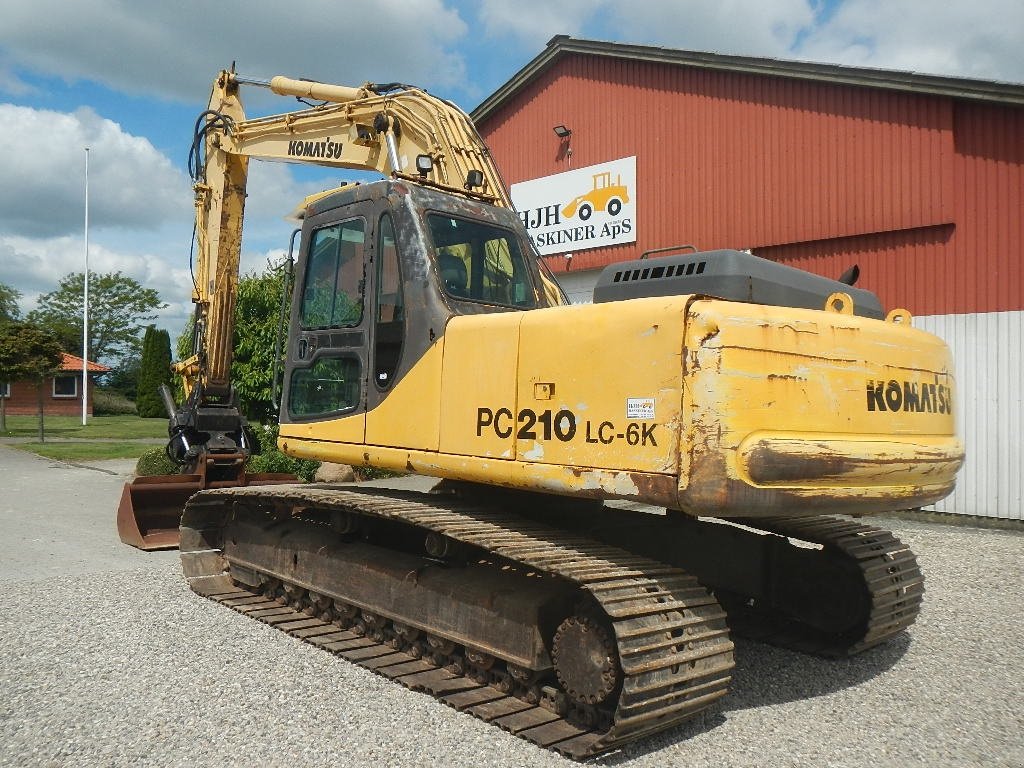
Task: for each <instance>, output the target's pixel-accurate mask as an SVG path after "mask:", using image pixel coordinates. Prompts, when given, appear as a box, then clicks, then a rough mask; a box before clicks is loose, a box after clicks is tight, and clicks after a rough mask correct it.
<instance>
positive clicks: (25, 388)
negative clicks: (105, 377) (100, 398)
mask: <svg viewBox="0 0 1024 768" xmlns="http://www.w3.org/2000/svg"><path fill="white" fill-rule="evenodd" d="M61 354H62V359H61V365H60V371H59V372H58V373H57V374H56V375H55V376H52V377H50V378H48V379H46V380H45V381H44V382H43V413H44V414H45V415H46V416H77V415H79V414H81V413H82V391H83V389H86V388H85V387H83V386H82V358H80V357H75V356H74V355H69V354H67V353H66V352H64V353H61ZM109 371H110V369H109V368H108V367H107V366H105V365H100V364H99V363H94V362H92V361H91V360H90V361H89V362H88V372H89V374H91V375H92V376H98V375H100V374H103V373H108V372H109ZM92 393H93V386H92V382H91V381H90V386H89V387H88V398H89V402H88V413H89V415H90V416H92ZM0 397H3V398H4V400H5V410H6V413H7V415H9V416H19V415H35V414H36V413H38V412H39V392H38V390H37V388H36V382H34V381H11V382H0Z"/></svg>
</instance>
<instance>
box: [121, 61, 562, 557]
mask: <svg viewBox="0 0 1024 768" xmlns="http://www.w3.org/2000/svg"><path fill="white" fill-rule="evenodd" d="M243 85H245V86H257V87H263V88H268V89H269V90H271V91H272V92H274V93H275V94H278V95H280V96H294V97H296V98H297V99H299V100H300V101H302V102H303V103H304V104H306V105H307V107H305V108H303V109H298V110H295V111H291V112H284V113H281V114H276V115H270V116H267V117H258V118H254V119H247V118H246V115H245V110H244V108H243V105H242V101H241V98H240V96H239V89H240V87H241V86H243ZM251 158H256V159H262V160H273V161H283V162H294V163H306V164H313V165H320V166H326V167H334V168H350V169H355V170H361V171H376V172H379V173H381V174H383V175H385V176H390V177H392V178H403V179H406V180H410V181H413V182H415V183H416V184H417V185H419V186H425V187H433V188H436V189H439V190H441V191H444V192H447V193H450V194H455V195H460V196H463V197H464V198H469V199H473V200H477V201H480V202H484V203H488V204H490V205H493V206H497V207H505V208H511V202H510V200H509V197H508V194H507V192H506V189H505V186H504V184H503V182H502V180H501V177H500V174H499V173H498V169H497V167H496V166H495V165H494V163H493V161H492V160H491V157H490V153H489V152H488V149H487V147H486V145H485V144H484V142H483V140H482V139H481V138H480V136H479V135H478V134H477V132H476V129H475V127H474V126H473V123H472V121H471V120H470V119H469V117H468V116H467V115H466V114H465V113H464V112H463V111H462V110H460V109H459V108H458V107H456V106H454V105H453V104H451V103H450V102H447V101H444V100H442V99H439V98H436V97H434V96H432V95H430V94H428V93H426V92H425V91H422V90H419V89H417V88H412V87H409V86H405V85H400V84H389V85H373V84H369V83H367V84H365V85H363V86H361V87H358V88H354V87H349V86H341V85H329V84H325V83H316V82H311V81H307V80H294V79H290V78H287V77H275V78H273V79H271V80H269V81H264V80H255V79H250V78H243V77H240V76H239V75H237V74H236V73H235V72H234V71H222V72H221V73H220V74H219V75H218V76H217V78H216V79H215V81H214V83H213V87H212V90H211V93H210V99H209V104H208V106H207V109H206V110H205V111H204V112H203V113H202V114H201V115H200V116H199V119H198V120H197V121H196V126H195V135H194V140H193V144H192V150H191V152H190V155H189V169H190V172H191V174H192V178H193V182H194V190H195V246H196V249H197V250H196V255H195V264H194V270H193V275H194V286H193V295H192V300H193V303H194V304H195V315H194V326H193V342H192V354H191V355H190V356H189V357H188V358H186V359H184V360H182V361H180V362H178V363H176V364H175V365H174V366H173V369H174V371H175V373H177V374H178V375H180V376H181V377H182V380H183V383H184V392H185V399H184V402H182V403H180V404H178V403H175V402H174V400H173V398H172V396H171V393H170V391H169V390H167V389H166V388H164V390H163V392H162V394H163V398H164V403H165V406H166V408H167V411H168V415H169V417H170V420H169V424H168V434H169V436H170V441H169V443H168V446H167V452H168V455H169V456H170V457H171V458H172V459H173V460H175V461H176V462H177V463H178V464H179V465H180V466H181V472H180V474H177V475H167V476H156V477H143V478H137V479H136V480H135V481H134V482H133V483H131V484H128V485H126V486H125V489H124V493H123V494H122V499H121V503H120V506H119V509H118V530H119V532H120V535H121V539H122V541H125V542H126V543H129V544H132V545H133V546H137V547H140V548H142V549H157V548H163V547H169V546H177V544H178V521H179V519H180V515H181V508H182V506H183V505H184V503H185V500H187V499H188V498H189V496H191V495H192V494H193V493H195V492H196V491H198V490H201V489H204V488H210V487H233V486H239V485H259V484H264V483H273V482H282V481H288V480H292V481H294V480H295V478H294V477H293V476H291V475H282V474H264V475H253V474H247V473H246V471H245V461H246V459H247V458H248V457H249V455H251V454H252V453H256V452H258V451H259V442H258V440H257V439H256V436H255V435H254V434H253V432H252V431H251V430H250V428H249V425H248V424H247V422H246V419H245V417H244V415H243V413H242V411H241V409H240V408H239V404H238V402H237V398H236V397H235V394H234V391H233V388H232V381H231V362H232V359H233V355H234V339H233V337H234V330H235V320H234V318H235V303H236V298H237V289H238V271H239V261H240V256H241V245H242V225H243V221H244V216H245V197H246V185H247V180H248V167H249V160H250V159H251ZM321 196H322V195H317V196H313V197H312V198H310V199H309V200H307V201H306V202H307V203H309V202H312V200H313V199H316V198H317V197H321ZM538 262H539V259H538ZM539 266H540V268H541V281H542V283H543V289H544V291H545V293H546V295H547V297H548V303H550V304H563V303H566V299H565V296H564V294H563V293H562V292H561V289H560V288H559V287H558V285H557V283H556V282H555V280H554V278H553V277H552V276H551V275H550V273H549V272H548V271H547V269H546V267H544V265H543V264H542V263H540V264H539Z"/></svg>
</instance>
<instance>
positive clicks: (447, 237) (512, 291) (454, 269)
mask: <svg viewBox="0 0 1024 768" xmlns="http://www.w3.org/2000/svg"><path fill="white" fill-rule="evenodd" d="M427 221H428V224H429V227H430V235H431V238H432V239H433V242H434V255H435V258H436V261H437V271H438V274H439V275H440V277H441V287H442V289H443V290H444V292H445V293H447V294H448V295H449V296H451V297H453V298H457V299H463V300H467V301H479V302H484V303H487V304H501V305H505V306H510V307H523V308H529V307H535V306H536V305H537V299H536V296H535V295H534V291H533V286H532V284H531V282H530V278H529V271H528V270H527V268H526V263H525V261H524V259H523V253H522V250H521V249H520V243H519V239H518V238H517V237H516V235H515V234H514V233H513V232H511V231H510V230H506V229H502V228H500V227H496V226H494V225H493V224H487V223H485V222H481V221H471V220H469V219H460V218H456V217H454V216H448V215H445V214H437V213H433V214H429V215H428V216H427Z"/></svg>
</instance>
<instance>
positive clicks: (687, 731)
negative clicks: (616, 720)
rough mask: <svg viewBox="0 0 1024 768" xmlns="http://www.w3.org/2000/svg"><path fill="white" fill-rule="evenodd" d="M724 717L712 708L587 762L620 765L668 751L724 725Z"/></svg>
mask: <svg viewBox="0 0 1024 768" xmlns="http://www.w3.org/2000/svg"><path fill="white" fill-rule="evenodd" d="M725 723H726V717H725V715H723V714H722V713H721V712H719V711H717V710H716V709H715V708H714V707H712V709H711V711H710V712H705V713H704V714H702V715H697V716H696V717H695V718H693V719H692V720H688V721H686V722H685V723H683V724H682V725H679V726H677V727H675V728H670V729H668V730H667V731H662V732H661V733H657V734H654V735H653V736H648V737H646V738H643V739H640V740H639V741H634V742H630V743H629V744H626V745H625V746H623V747H622V748H621V749H618V750H616V751H615V752H609V753H608V754H606V755H598V756H597V757H595V758H594V759H592V760H588V761H587V762H588V763H589V764H590V765H621V764H622V763H628V762H630V761H631V760H636V759H637V758H638V757H644V756H649V755H653V754H655V753H656V752H658V751H659V750H662V749H668V748H670V747H672V746H674V745H676V744H681V743H683V742H685V741H689V740H690V739H692V738H693V737H694V736H700V735H701V734H703V733H708V732H710V731H713V730H714V729H715V728H717V727H718V726H720V725H725Z"/></svg>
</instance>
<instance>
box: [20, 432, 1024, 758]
mask: <svg viewBox="0 0 1024 768" xmlns="http://www.w3.org/2000/svg"><path fill="white" fill-rule="evenodd" d="M101 469H102V470H103V471H97V470H96V469H87V468H81V467H70V466H67V465H61V464H58V463H55V462H49V461H46V460H41V459H36V458H34V457H31V456H26V455H24V454H19V453H17V452H14V451H11V450H9V449H5V448H2V447H0V470H2V471H3V472H4V475H5V477H6V478H8V480H7V487H8V492H7V493H5V494H4V497H3V498H2V499H0V530H2V532H3V535H2V536H0V584H2V586H3V587H4V588H5V592H6V600H5V608H4V610H3V611H2V612H0V639H2V650H3V653H2V656H0V659H2V661H0V766H8V765H33V766H34V765H89V766H91V765H113V766H121V765H159V766H176V765H183V766H184V765H189V766H191V765H195V764H217V765H271V766H276V765H287V766H291V767H294V766H300V765H317V766H319V765H353V766H355V765H395V766H398V765H401V766H420V765H424V766H426V765H445V766H483V765H499V766H519V765H527V764H528V765H531V766H534V765H535V766H554V765H565V766H568V765H572V764H573V763H571V762H569V761H567V760H564V759H562V758H560V757H559V756H557V755H555V754H554V753H551V752H546V751H544V750H541V749H538V748H537V747H534V746H532V745H530V744H528V743H526V742H524V741H521V740H519V739H516V738H515V737H512V736H509V735H508V734H506V733H504V732H502V731H500V730H498V729H496V728H493V727H491V726H487V725H485V724H483V723H481V722H479V721H477V720H475V719H474V718H472V717H470V716H468V715H464V714H460V713H458V712H455V711H454V710H452V709H450V708H448V707H446V706H444V705H443V704H440V703H437V702H435V701H433V700H432V699H431V698H429V697H428V696H426V695H423V694H418V693H413V692H411V691H407V690H405V689H404V688H402V687H400V686H398V685H396V684H394V683H390V682H388V681H386V680H384V679H383V678H381V677H378V676H376V675H374V674H373V673H370V672H367V671H365V670H363V669H361V668H359V667H356V666H354V665H352V664H349V663H347V662H345V661H343V660H341V659H339V658H336V657H334V656H331V655H329V654H327V653H325V652H323V651H320V650H318V649H315V648H313V647H312V646H309V645H306V644H304V643H301V642H299V641H297V640H293V639H292V638H290V637H288V636H286V635H284V634H283V633H281V632H278V631H276V630H274V629H271V628H270V627H267V626H265V625H262V624H259V623H257V622H255V621H252V620H251V619H246V618H245V617H243V616H241V615H240V614H236V613H234V612H232V611H228V610H226V609H224V608H222V607H220V606H217V605H215V604H213V603H211V602H209V601H206V600H204V599H202V598H199V597H198V596H196V595H194V594H192V593H191V592H190V591H189V590H188V588H187V586H186V585H185V583H184V581H183V579H182V578H181V577H180V575H179V573H178V562H177V557H176V555H175V553H149V554H144V553H139V552H136V551H135V550H132V549H131V548H128V547H123V546H121V545H120V543H119V542H118V541H117V535H116V531H115V530H114V508H115V506H116V503H117V498H118V495H119V493H120V485H121V483H122V482H123V480H124V476H123V475H124V468H123V467H121V466H119V465H111V466H110V467H106V468H103V467H101ZM883 524H884V525H886V526H887V527H890V528H892V529H894V530H895V531H896V532H897V535H899V536H900V537H901V538H903V539H904V541H907V542H908V543H909V544H910V545H911V546H912V547H913V549H914V550H915V551H916V552H917V554H918V557H919V559H920V561H921V563H922V566H923V567H924V569H925V572H926V574H927V578H928V594H927V596H926V599H925V607H924V610H923V612H922V614H921V617H920V618H919V619H918V622H917V623H916V624H915V625H914V627H912V629H911V631H910V632H909V633H908V634H905V635H904V636H902V637H901V638H899V639H896V640H894V641H891V642H889V643H888V644H886V645H884V646H882V647H880V648H877V649H874V650H873V651H870V652H868V653H866V654H862V655H861V656H858V657H856V658H854V659H851V660H845V661H839V662H832V661H823V660H820V659H815V658H810V657H806V656H802V655H799V654H795V653H789V652H786V651H781V650H778V649H774V648H771V647H768V646H764V645H760V644H757V643H752V642H744V641H742V640H741V641H738V642H737V650H736V657H737V668H736V674H735V677H734V685H733V690H732V692H731V693H730V695H729V696H728V697H727V698H726V699H725V700H724V701H723V702H722V703H721V705H720V706H719V707H718V708H717V709H715V710H714V711H712V712H711V713H708V714H706V715H705V716H703V717H701V718H698V719H697V720H695V721H693V722H691V723H689V724H687V725H684V726H682V727H679V728H676V729H673V730H671V731H668V732H666V733H664V734H661V735H659V736H655V737H653V738H650V739H647V740H645V741H643V742H640V743H639V744H633V745H630V746H628V747H626V748H625V749H623V750H622V751H620V752H617V753H614V754H612V755H607V756H604V757H601V758H599V759H597V760H596V761H594V762H595V763H596V764H599V765H600V764H607V765H629V766H652V767H654V766H658V767H659V768H660V767H661V766H666V765H709V766H711V765H713V766H815V767H816V766H826V765H827V766H869V765H870V766H877V765H882V766H890V765H891V766H947V765H948V766H975V765H976V766H1022V765H1024V728H1022V726H1024V722H1022V720H1024V698H1022V695H1021V692H1020V691H1021V688H1022V684H1024V674H1022V672H1024V664H1022V661H1024V650H1022V643H1021V640H1022V638H1024V610H1022V602H1021V594H1022V587H1024V583H1022V582H1024V574H1022V567H1021V554H1022V551H1024V534H1022V533H1020V532H1013V531H1010V532H1007V531H989V530H979V529H973V528H959V527H947V526H942V525H933V524H919V523H906V522H898V521H886V522H884V523H883Z"/></svg>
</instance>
